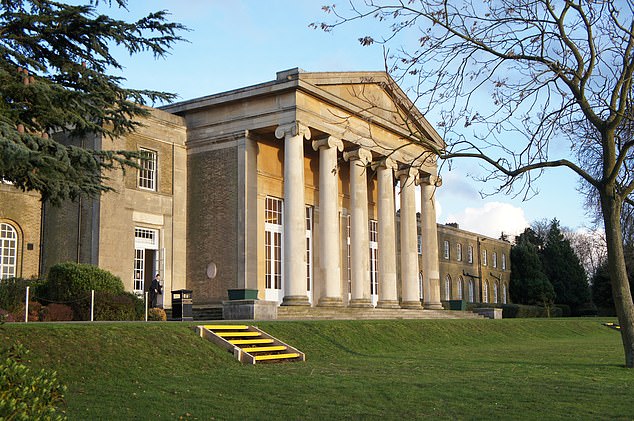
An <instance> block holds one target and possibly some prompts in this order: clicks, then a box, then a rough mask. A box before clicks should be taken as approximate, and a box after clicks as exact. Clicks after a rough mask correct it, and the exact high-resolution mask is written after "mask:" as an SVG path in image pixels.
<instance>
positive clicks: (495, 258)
mask: <svg viewBox="0 0 634 421" xmlns="http://www.w3.org/2000/svg"><path fill="white" fill-rule="evenodd" d="M491 257H492V258H493V267H494V268H497V267H498V254H497V253H496V252H493V254H492V256H491Z"/></svg>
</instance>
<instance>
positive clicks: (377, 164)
mask: <svg viewBox="0 0 634 421" xmlns="http://www.w3.org/2000/svg"><path fill="white" fill-rule="evenodd" d="M377 168H386V169H388V170H395V169H397V168H398V163H397V162H396V161H395V160H393V159H392V158H390V157H389V156H386V157H385V158H383V159H381V160H380V161H374V162H373V163H372V169H373V170H376V169H377Z"/></svg>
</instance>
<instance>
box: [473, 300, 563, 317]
mask: <svg viewBox="0 0 634 421" xmlns="http://www.w3.org/2000/svg"><path fill="white" fill-rule="evenodd" d="M475 308H501V309H502V318H504V319H515V318H530V317H548V313H547V311H546V309H545V308H544V307H540V306H529V305H525V304H499V303H498V304H492V303H469V304H468V305H467V310H468V311H472V310H473V309H475ZM550 317H561V309H559V308H556V307H553V308H551V309H550Z"/></svg>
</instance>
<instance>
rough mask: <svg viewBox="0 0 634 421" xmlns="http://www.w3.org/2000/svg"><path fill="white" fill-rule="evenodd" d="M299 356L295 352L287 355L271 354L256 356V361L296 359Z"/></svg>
mask: <svg viewBox="0 0 634 421" xmlns="http://www.w3.org/2000/svg"><path fill="white" fill-rule="evenodd" d="M297 357H299V354H298V353H296V352H291V353H289V354H272V355H256V356H255V360H256V361H266V360H281V359H286V358H297Z"/></svg>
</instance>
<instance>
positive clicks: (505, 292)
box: [502, 283, 507, 304]
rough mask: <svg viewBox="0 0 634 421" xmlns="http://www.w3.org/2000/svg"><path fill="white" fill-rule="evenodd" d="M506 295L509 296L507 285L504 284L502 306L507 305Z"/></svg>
mask: <svg viewBox="0 0 634 421" xmlns="http://www.w3.org/2000/svg"><path fill="white" fill-rule="evenodd" d="M506 294H507V290H506V284H505V283H502V304H506V301H507V298H506Z"/></svg>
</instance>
